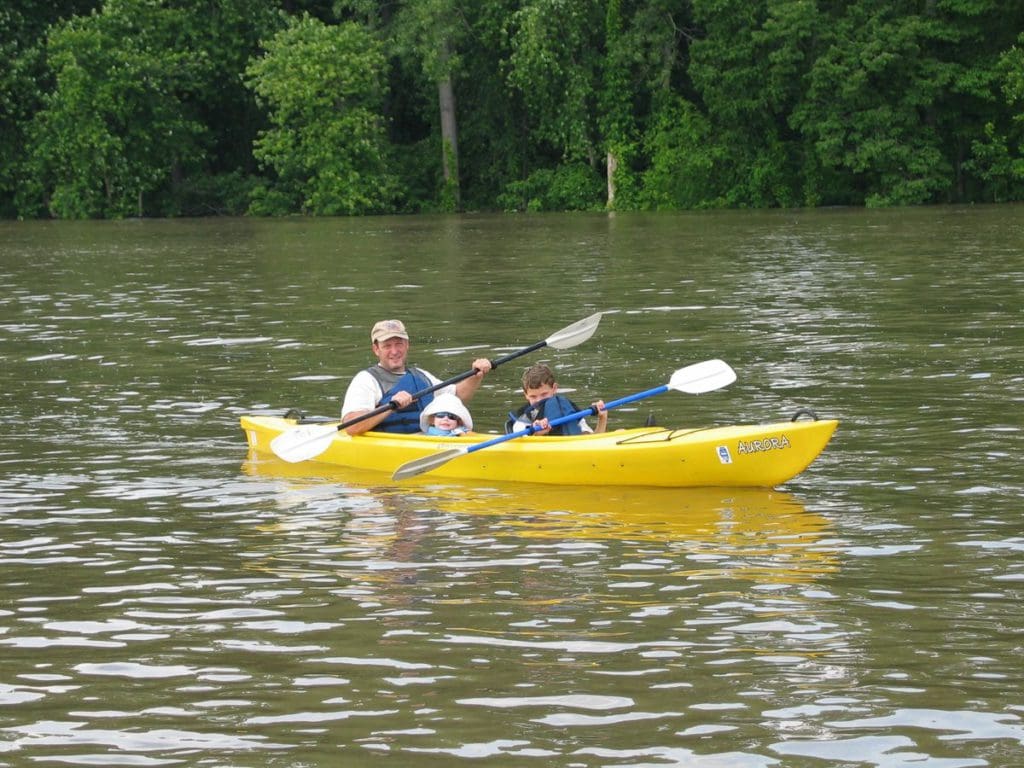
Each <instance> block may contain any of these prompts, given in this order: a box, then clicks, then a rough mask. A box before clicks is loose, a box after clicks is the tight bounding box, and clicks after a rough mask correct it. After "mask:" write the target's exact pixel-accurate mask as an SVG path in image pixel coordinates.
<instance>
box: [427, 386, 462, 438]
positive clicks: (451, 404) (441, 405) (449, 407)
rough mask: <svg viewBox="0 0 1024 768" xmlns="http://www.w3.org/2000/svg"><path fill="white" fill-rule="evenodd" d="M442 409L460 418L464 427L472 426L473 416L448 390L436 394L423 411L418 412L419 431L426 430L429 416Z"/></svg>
mask: <svg viewBox="0 0 1024 768" xmlns="http://www.w3.org/2000/svg"><path fill="white" fill-rule="evenodd" d="M442 411H444V412H447V413H454V414H455V415H456V416H458V417H459V418H460V419H462V426H464V427H465V428H466V429H472V428H473V417H472V416H470V415H469V409H467V408H466V406H464V405H463V404H462V401H461V400H459V398H458V397H456V396H455V395H452V394H450V393H448V392H444V393H442V394H440V395H437V396H436V397H435V398H434V399H433V400H431V401H430V405H428V406H427V407H426V408H424V409H423V413H421V414H420V431H421V432H426V431H427V427H429V426H430V417H431V416H433V415H434V414H435V413H441V412H442Z"/></svg>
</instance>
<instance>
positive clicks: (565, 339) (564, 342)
mask: <svg viewBox="0 0 1024 768" xmlns="http://www.w3.org/2000/svg"><path fill="white" fill-rule="evenodd" d="M602 314H603V313H602V312H595V313H594V314H592V315H591V316H590V317H585V318H583V319H582V320H577V321H576V322H575V323H573V324H572V325H567V326H566V327H565V328H563V329H562V330H560V331H556V332H555V333H553V334H551V335H550V336H548V338H546V339H545V340H544V341H545V343H546V344H547V345H548V346H549V347H552V348H554V349H569V348H570V347H575V346H576V345H578V344H582V343H583V342H584V341H586V340H587V339H589V338H590V337H591V336H593V335H594V331H596V330H597V325H598V323H600V322H601V315H602Z"/></svg>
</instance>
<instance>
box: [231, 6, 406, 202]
mask: <svg viewBox="0 0 1024 768" xmlns="http://www.w3.org/2000/svg"><path fill="white" fill-rule="evenodd" d="M385 63H386V62H385V58H384V54H383V52H382V50H381V46H380V44H379V43H378V42H377V40H376V39H375V38H374V37H373V35H371V34H370V33H369V32H368V31H367V30H366V29H365V28H364V27H362V26H360V25H358V24H356V23H354V22H345V23H342V24H339V25H336V26H328V25H326V24H324V23H322V22H320V21H318V20H316V19H314V18H312V17H311V16H308V15H304V16H302V17H299V18H296V19H292V20H291V21H290V22H289V24H288V26H287V27H286V28H285V29H283V30H281V31H280V32H279V33H278V34H276V35H275V36H274V37H273V38H271V39H270V40H269V41H268V42H267V45H266V54H265V55H264V56H263V57H262V58H260V59H257V60H255V61H253V62H252V63H251V64H250V65H249V67H248V69H247V70H246V75H247V80H246V82H247V83H248V85H249V87H250V88H252V89H253V91H254V92H255V93H256V95H257V98H258V99H259V101H260V102H261V103H262V104H264V105H266V106H267V108H268V110H269V118H270V122H271V126H272V127H270V128H269V129H267V130H266V131H264V132H262V133H261V135H260V136H259V138H258V139H257V140H256V144H255V147H254V153H255V155H256V158H257V159H258V160H259V161H260V162H261V163H263V164H264V165H265V166H266V167H267V168H269V169H272V170H273V171H274V173H275V178H274V179H272V180H271V181H270V182H268V183H267V185H266V186H264V187H262V188H261V189H260V190H259V193H258V194H257V195H256V197H255V199H254V201H253V208H252V210H253V212H255V213H259V214H282V213H288V212H291V211H294V210H296V208H298V209H299V210H301V211H302V212H304V213H310V214H314V215H342V214H362V213H376V212H381V211H387V210H390V209H392V207H393V206H394V205H395V199H396V197H397V182H396V180H395V178H394V177H393V175H392V173H391V172H390V170H389V166H388V146H387V143H386V141H385V132H384V127H383V119H382V108H383V100H384V96H385V89H386V86H385V80H384V71H385Z"/></svg>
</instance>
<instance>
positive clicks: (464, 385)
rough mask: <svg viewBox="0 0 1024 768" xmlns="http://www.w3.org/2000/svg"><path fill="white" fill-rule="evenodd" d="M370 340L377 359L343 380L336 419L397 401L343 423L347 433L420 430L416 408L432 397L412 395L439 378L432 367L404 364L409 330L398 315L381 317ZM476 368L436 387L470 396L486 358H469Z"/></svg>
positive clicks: (465, 397)
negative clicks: (385, 408)
mask: <svg viewBox="0 0 1024 768" xmlns="http://www.w3.org/2000/svg"><path fill="white" fill-rule="evenodd" d="M370 342H371V344H372V349H373V354H374V355H376V356H377V364H376V365H372V366H370V367H369V368H367V369H366V370H363V371H360V372H359V373H357V374H356V375H355V376H354V377H352V381H351V382H350V383H349V385H348V389H347V390H346V391H345V400H344V403H343V404H342V406H341V420H342V421H349V420H350V419H354V418H357V417H359V416H362V415H363V414H364V413H368V412H370V411H372V410H374V409H375V408H377V407H378V406H381V405H384V404H385V403H389V402H392V403H396V404H397V408H395V409H392V410H388V411H385V412H384V413H379V414H376V415H375V416H371V417H370V418H368V419H364V420H362V421H359V422H357V423H355V424H353V425H352V426H350V427H347V428H346V429H345V431H346V432H348V433H349V434H350V435H359V434H362V433H363V432H368V431H369V430H371V429H377V430H378V431H383V432H405V433H412V432H419V431H420V412H421V411H422V410H423V409H424V408H425V407H426V406H427V405H428V404H429V403H430V401H431V400H433V399H434V395H433V394H429V395H425V396H423V397H422V398H420V399H419V400H417V401H415V402H414V401H413V399H412V395H413V393H414V392H420V391H422V390H424V389H428V388H430V387H432V386H434V385H435V384H440V383H441V380H440V379H438V378H437V377H436V376H434V375H433V374H431V373H428V372H427V371H424V370H422V369H421V368H416V367H415V366H407V365H406V358H407V357H408V355H409V334H408V332H407V331H406V330H405V324H404V323H403V322H402V321H401V320H381V321H380V322H378V323H376V324H375V325H374V326H373V329H372V330H371V331H370ZM473 368H474V369H475V370H476V373H475V374H474V375H473V376H470V377H468V378H465V379H463V380H462V381H460V382H459V383H458V384H455V385H451V386H447V387H443V388H441V389H439V390H437V392H438V393H440V392H450V393H452V394H454V395H455V396H456V397H458V398H459V399H460V400H462V401H463V402H466V401H468V400H470V399H472V397H473V395H474V394H475V393H476V391H477V390H478V389H479V388H480V382H481V381H483V378H484V375H485V374H486V373H487V372H488V371H490V370H491V361H490V360H488V359H486V358H479V359H477V360H474V361H473Z"/></svg>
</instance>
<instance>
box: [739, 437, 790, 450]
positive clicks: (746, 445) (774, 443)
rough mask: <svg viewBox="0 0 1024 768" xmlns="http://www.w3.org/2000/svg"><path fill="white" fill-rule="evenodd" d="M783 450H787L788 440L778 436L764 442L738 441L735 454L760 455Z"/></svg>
mask: <svg viewBox="0 0 1024 768" xmlns="http://www.w3.org/2000/svg"><path fill="white" fill-rule="evenodd" d="M783 448H789V438H788V437H786V436H785V435H779V436H778V437H767V438H765V439H764V440H750V441H744V440H740V441H739V445H738V446H737V448H736V452H737V453H760V452H762V451H781V450H782V449H783Z"/></svg>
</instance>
